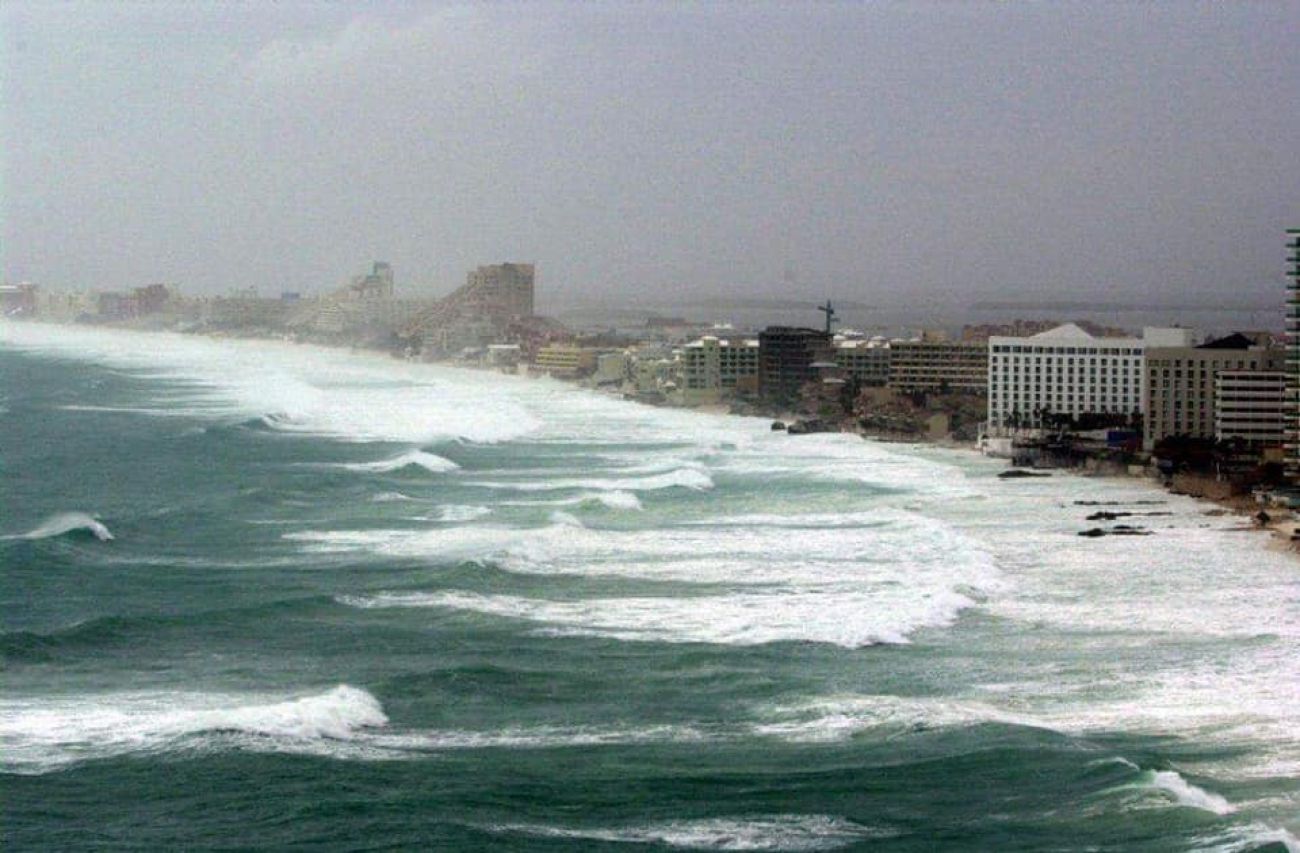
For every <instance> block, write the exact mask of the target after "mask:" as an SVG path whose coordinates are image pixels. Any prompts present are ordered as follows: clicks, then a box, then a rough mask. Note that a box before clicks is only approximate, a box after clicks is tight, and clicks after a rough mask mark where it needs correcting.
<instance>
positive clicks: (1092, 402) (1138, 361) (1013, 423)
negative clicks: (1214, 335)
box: [988, 323, 1192, 435]
mask: <svg viewBox="0 0 1300 853" xmlns="http://www.w3.org/2000/svg"><path fill="white" fill-rule="evenodd" d="M1191 338H1192V334H1191V332H1190V331H1189V330H1186V329H1146V330H1145V331H1144V333H1143V336H1142V337H1141V338H1099V337H1095V336H1093V335H1090V334H1088V333H1087V332H1085V331H1084V330H1083V329H1081V328H1079V327H1078V326H1076V325H1074V324H1073V323H1067V324H1065V325H1063V326H1057V327H1056V328H1055V329H1050V330H1048V331H1046V332H1041V333H1039V334H1037V335H1030V336H1028V337H1023V338H1017V337H1001V336H995V337H991V338H989V368H988V370H989V372H988V388H989V391H988V393H989V405H988V418H989V419H988V429H989V432H990V434H992V435H1006V434H1008V433H1010V432H1013V431H1015V430H1017V429H1032V428H1036V427H1039V426H1041V425H1042V423H1043V417H1044V415H1047V414H1054V415H1069V416H1070V417H1072V418H1078V417H1079V416H1081V415H1085V414H1098V415H1113V416H1131V415H1133V414H1134V413H1137V412H1141V411H1142V403H1143V390H1144V389H1143V380H1144V371H1143V363H1142V355H1143V352H1144V350H1145V348H1146V347H1148V346H1187V345H1190V344H1191Z"/></svg>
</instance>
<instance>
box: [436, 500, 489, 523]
mask: <svg viewBox="0 0 1300 853" xmlns="http://www.w3.org/2000/svg"><path fill="white" fill-rule="evenodd" d="M491 514H492V510H491V509H490V508H488V507H485V506H470V505H468V504H448V505H447V506H444V507H442V508H441V509H439V510H438V520H439V521H448V522H456V521H473V520H474V519H476V518H482V517H483V516H485V515H491Z"/></svg>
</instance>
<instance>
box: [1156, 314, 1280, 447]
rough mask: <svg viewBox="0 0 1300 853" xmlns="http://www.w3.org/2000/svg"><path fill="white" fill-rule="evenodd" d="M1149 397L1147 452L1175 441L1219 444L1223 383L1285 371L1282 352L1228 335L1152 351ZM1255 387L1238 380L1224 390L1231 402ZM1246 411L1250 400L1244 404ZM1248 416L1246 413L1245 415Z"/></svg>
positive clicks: (1157, 348) (1247, 381) (1247, 382)
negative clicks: (1229, 374) (1225, 376)
mask: <svg viewBox="0 0 1300 853" xmlns="http://www.w3.org/2000/svg"><path fill="white" fill-rule="evenodd" d="M1145 360H1146V391H1145V393H1144V396H1143V402H1142V412H1143V414H1144V415H1145V418H1144V420H1143V436H1142V442H1143V445H1142V446H1143V447H1144V448H1145V449H1146V450H1152V449H1154V448H1155V446H1156V442H1158V441H1160V440H1161V439H1163V438H1169V437H1171V436H1182V437H1185V438H1196V439H1213V438H1215V437H1216V435H1217V427H1216V423H1217V420H1218V406H1217V404H1216V402H1215V400H1216V389H1217V388H1218V385H1217V379H1218V377H1219V376H1220V374H1222V373H1223V372H1224V371H1229V370H1231V371H1234V372H1244V373H1247V374H1248V373H1250V372H1251V371H1273V370H1281V369H1282V352H1281V350H1277V349H1272V348H1270V347H1268V346H1264V345H1261V344H1259V343H1256V342H1255V341H1254V340H1252V339H1250V338H1248V337H1246V336H1245V335H1242V334H1239V333H1238V334H1233V335H1228V336H1227V337H1223V338H1218V339H1216V340H1213V341H1210V342H1209V343H1204V344H1201V345H1200V346H1194V347H1149V348H1148V349H1147V351H1146V357H1145ZM1252 387H1254V386H1253V385H1252V382H1251V380H1250V379H1249V378H1246V377H1243V376H1239V375H1234V378H1233V379H1232V381H1231V382H1229V383H1228V384H1227V385H1226V386H1224V390H1225V391H1226V393H1228V394H1229V396H1230V397H1232V396H1233V395H1236V394H1245V395H1246V396H1247V397H1249V396H1250V394H1249V393H1247V389H1249V388H1252ZM1238 402H1239V403H1241V404H1242V405H1245V404H1246V403H1247V402H1248V401H1247V400H1246V399H1244V398H1243V399H1239V400H1238ZM1240 414H1241V415H1242V416H1244V415H1245V412H1244V411H1243V412H1241V413H1240Z"/></svg>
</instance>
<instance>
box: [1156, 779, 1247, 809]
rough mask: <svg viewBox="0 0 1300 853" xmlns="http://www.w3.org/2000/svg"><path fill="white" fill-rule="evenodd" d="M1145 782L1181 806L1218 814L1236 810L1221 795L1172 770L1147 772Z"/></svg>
mask: <svg viewBox="0 0 1300 853" xmlns="http://www.w3.org/2000/svg"><path fill="white" fill-rule="evenodd" d="M1145 784H1148V785H1150V786H1151V787H1153V788H1158V789H1160V790H1161V791H1164V792H1166V793H1168V794H1169V795H1171V796H1172V797H1173V798H1174V800H1175V801H1177V803H1178V804H1179V805H1182V806H1187V807H1189V808H1193V809H1201V810H1202V811H1207V812H1213V813H1214V814H1218V815H1225V814H1231V813H1232V812H1234V811H1236V809H1235V808H1234V807H1233V805H1232V803H1229V802H1228V801H1227V800H1226V799H1224V798H1223V797H1221V796H1219V795H1218V794H1215V793H1212V792H1210V791H1207V790H1205V789H1204V788H1199V787H1197V786H1196V785H1193V784H1192V783H1191V782H1188V781H1187V780H1186V779H1184V778H1183V777H1182V776H1181V775H1179V774H1178V773H1177V772H1175V771H1173V770H1157V771H1153V772H1151V773H1150V774H1148V777H1147V779H1146V780H1145Z"/></svg>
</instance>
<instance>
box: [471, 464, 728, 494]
mask: <svg viewBox="0 0 1300 853" xmlns="http://www.w3.org/2000/svg"><path fill="white" fill-rule="evenodd" d="M468 485H472V486H482V487H484V488H488V489H513V490H515V491H519V492H554V491H561V490H564V489H589V490H596V491H607V492H642V491H657V490H659V489H677V488H680V489H692V490H694V491H705V490H707V489H712V488H713V478H712V477H710V476H709V475H708V474H706V473H705V472H703V471H701V470H699V469H698V468H693V467H689V468H677V469H674V470H672V471H666V472H664V473H662V474H651V475H648V476H645V477H605V478H599V477H593V478H585V479H577V478H574V479H556V480H547V481H546V482H542V483H538V482H514V483H509V482H500V481H482V482H477V483H470V484H468Z"/></svg>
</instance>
